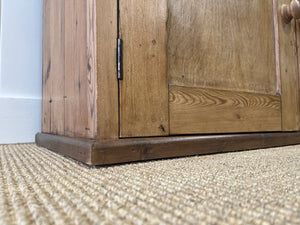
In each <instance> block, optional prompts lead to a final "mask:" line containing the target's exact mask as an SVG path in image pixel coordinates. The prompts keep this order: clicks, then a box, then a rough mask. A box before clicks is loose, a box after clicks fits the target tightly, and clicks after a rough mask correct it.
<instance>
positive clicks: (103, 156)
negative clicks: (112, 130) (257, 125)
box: [36, 132, 300, 165]
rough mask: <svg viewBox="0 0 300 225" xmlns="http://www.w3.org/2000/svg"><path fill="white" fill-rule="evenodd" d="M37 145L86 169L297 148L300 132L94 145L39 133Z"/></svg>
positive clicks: (192, 137)
mask: <svg viewBox="0 0 300 225" xmlns="http://www.w3.org/2000/svg"><path fill="white" fill-rule="evenodd" d="M36 143H37V145H39V146H42V147H45V148H48V149H50V150H52V151H54V152H57V153H60V154H62V155H65V156H68V157H71V158H73V159H76V160H78V161H81V162H83V163H86V164H88V165H111V164H118V163H126V162H136V161H146V160H153V159H164V158H174V157H182V156H193V155H201V154H210V153H223V152H232V151H239V150H252V149H258V148H269V147H279V146H285V145H294V144H300V132H276V133H253V134H227V135H201V136H182V137H160V138H135V139H118V140H110V141H109V140H106V141H98V140H97V141H96V140H89V139H75V138H67V137H61V136H56V135H50V134H43V133H38V134H37V135H36Z"/></svg>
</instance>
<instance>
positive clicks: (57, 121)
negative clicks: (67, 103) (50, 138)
mask: <svg viewBox="0 0 300 225" xmlns="http://www.w3.org/2000/svg"><path fill="white" fill-rule="evenodd" d="M64 8H65V5H64V1H60V0H44V18H43V36H44V39H43V117H42V130H43V132H45V133H53V134H59V135H64V116H65V112H64V98H63V96H64V72H65V71H64V70H65V65H64V63H63V62H64V58H65V49H64V46H65V17H64V15H65V13H64Z"/></svg>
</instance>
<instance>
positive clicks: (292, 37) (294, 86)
mask: <svg viewBox="0 0 300 225" xmlns="http://www.w3.org/2000/svg"><path fill="white" fill-rule="evenodd" d="M289 3H290V1H289V0H278V10H280V6H281V5H282V4H289ZM279 15H280V13H279ZM295 28H296V25H295V20H292V22H291V23H290V24H285V23H284V22H283V21H282V19H281V17H280V16H279V18H278V30H279V54H280V74H281V83H282V84H281V85H282V86H281V87H282V89H281V90H282V94H281V97H282V98H281V99H282V129H283V131H294V130H299V115H300V114H299V100H300V99H299V80H298V66H297V46H296V45H297V41H296V31H295Z"/></svg>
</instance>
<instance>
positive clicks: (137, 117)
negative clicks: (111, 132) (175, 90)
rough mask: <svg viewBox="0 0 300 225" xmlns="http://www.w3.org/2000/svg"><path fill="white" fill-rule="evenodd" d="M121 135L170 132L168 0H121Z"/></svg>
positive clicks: (159, 134)
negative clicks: (122, 46)
mask: <svg viewBox="0 0 300 225" xmlns="http://www.w3.org/2000/svg"><path fill="white" fill-rule="evenodd" d="M120 18H121V19H120V36H121V38H122V39H123V43H124V48H123V65H124V67H123V70H124V80H123V81H121V82H120V126H121V127H120V136H121V137H137V136H163V135H168V134H169V131H168V77H167V50H166V47H167V30H166V22H167V1H160V0H145V1H140V0H131V1H126V0H120Z"/></svg>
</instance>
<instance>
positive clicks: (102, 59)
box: [96, 0, 119, 139]
mask: <svg viewBox="0 0 300 225" xmlns="http://www.w3.org/2000/svg"><path fill="white" fill-rule="evenodd" d="M96 6H97V11H96V12H97V70H98V71H97V72H98V78H97V79H98V81H97V83H98V92H97V95H98V98H97V108H98V114H97V120H98V123H97V126H98V129H97V130H98V139H114V138H118V137H119V87H118V81H117V75H116V74H117V71H116V48H117V46H116V40H117V31H118V27H117V24H118V22H117V10H118V9H117V1H107V0H97V2H96Z"/></svg>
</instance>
